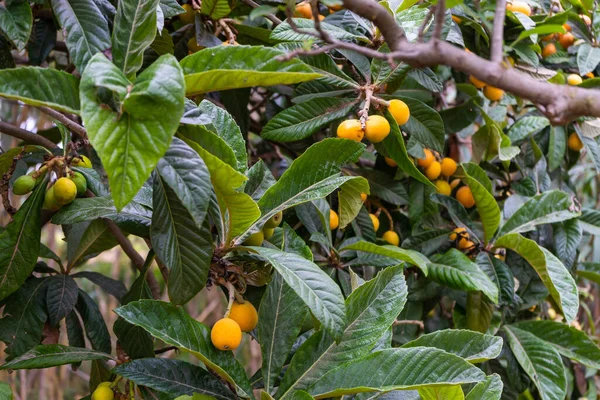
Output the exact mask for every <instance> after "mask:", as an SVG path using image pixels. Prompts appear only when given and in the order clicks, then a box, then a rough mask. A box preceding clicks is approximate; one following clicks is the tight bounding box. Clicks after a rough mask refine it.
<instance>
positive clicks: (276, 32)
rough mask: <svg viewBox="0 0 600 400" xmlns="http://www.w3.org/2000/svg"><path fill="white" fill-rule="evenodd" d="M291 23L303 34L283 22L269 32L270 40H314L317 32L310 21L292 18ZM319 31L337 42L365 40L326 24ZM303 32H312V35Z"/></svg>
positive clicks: (323, 23) (362, 37)
mask: <svg viewBox="0 0 600 400" xmlns="http://www.w3.org/2000/svg"><path fill="white" fill-rule="evenodd" d="M293 22H294V24H295V25H296V27H297V28H300V31H304V32H297V31H296V30H294V29H293V28H292V26H291V25H290V24H289V23H288V22H287V21H285V22H284V23H282V24H279V25H277V27H276V28H275V29H273V32H271V39H274V40H280V41H284V42H304V41H307V40H308V41H311V40H315V36H314V34H317V31H316V29H315V27H314V22H313V20H312V19H307V18H293ZM321 29H323V30H324V31H325V32H327V33H328V34H329V35H331V36H332V37H334V38H336V39H339V40H346V41H351V40H354V39H359V40H364V41H366V40H367V39H366V38H365V37H364V36H358V35H355V34H353V33H351V32H348V31H346V30H344V29H342V28H339V27H337V26H335V25H332V24H329V23H327V22H321ZM305 32H312V34H313V35H311V34H310V33H305Z"/></svg>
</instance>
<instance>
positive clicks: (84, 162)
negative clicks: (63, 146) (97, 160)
mask: <svg viewBox="0 0 600 400" xmlns="http://www.w3.org/2000/svg"><path fill="white" fill-rule="evenodd" d="M71 165H74V166H76V167H81V168H92V161H91V160H90V159H89V158H87V157H86V156H78V157H75V158H73V161H71Z"/></svg>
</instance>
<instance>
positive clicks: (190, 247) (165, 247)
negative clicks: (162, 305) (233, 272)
mask: <svg viewBox="0 0 600 400" xmlns="http://www.w3.org/2000/svg"><path fill="white" fill-rule="evenodd" d="M202 164H203V163H202ZM203 165H204V164H203ZM205 168H206V167H205ZM206 173H208V171H206ZM153 181H154V189H153V191H152V193H153V206H154V207H153V213H152V227H151V229H150V238H151V240H152V247H153V248H154V249H156V255H157V257H158V258H159V259H160V260H161V261H162V262H163V263H164V264H165V265H166V266H167V267H168V268H169V270H170V274H169V281H168V285H167V287H168V292H169V299H170V300H171V302H172V303H173V304H177V305H180V304H185V303H187V302H188V301H190V300H191V299H192V298H193V297H194V296H195V295H196V294H198V292H200V290H202V288H203V287H204V286H205V285H206V281H207V279H208V271H209V269H210V263H211V261H212V253H213V241H212V235H211V233H210V225H209V222H208V219H206V221H205V222H204V221H197V220H196V219H195V216H194V214H193V212H191V211H190V208H188V207H187V205H186V203H185V200H184V199H182V197H183V198H185V194H184V193H182V192H183V190H181V186H180V182H176V184H177V185H176V186H175V187H171V186H170V184H171V183H173V182H169V180H168V178H167V179H165V177H164V176H163V175H162V174H155V175H154V180H153ZM203 199H204V200H206V205H205V206H208V194H207V196H206V197H204V198H203ZM187 200H188V201H189V200H192V201H191V204H190V205H192V206H193V205H195V204H196V203H195V202H193V199H187ZM192 210H193V208H192Z"/></svg>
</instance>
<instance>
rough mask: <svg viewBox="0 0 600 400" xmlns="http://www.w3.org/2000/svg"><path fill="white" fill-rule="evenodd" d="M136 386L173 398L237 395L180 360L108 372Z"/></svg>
mask: <svg viewBox="0 0 600 400" xmlns="http://www.w3.org/2000/svg"><path fill="white" fill-rule="evenodd" d="M112 372H114V373H115V374H117V375H120V376H122V377H124V378H126V379H129V380H130V381H132V382H134V383H136V384H137V385H141V386H147V387H149V388H152V389H155V390H159V391H161V392H164V393H168V394H170V395H173V396H180V395H192V394H194V393H198V394H202V395H206V396H211V397H210V398H211V399H222V400H228V399H236V398H237V396H235V394H234V393H233V392H231V390H229V388H228V387H227V386H225V385H224V384H223V383H222V382H221V381H220V380H219V378H217V377H215V376H214V375H212V374H211V373H210V372H208V371H206V370H204V369H202V368H200V367H198V366H196V365H193V364H190V363H187V362H185V361H181V360H169V359H165V358H142V359H139V360H133V361H131V362H128V363H125V364H122V365H119V366H118V367H116V368H114V369H113V370H112Z"/></svg>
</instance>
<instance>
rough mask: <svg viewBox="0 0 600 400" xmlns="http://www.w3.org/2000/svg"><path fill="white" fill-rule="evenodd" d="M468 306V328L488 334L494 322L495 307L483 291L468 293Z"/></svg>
mask: <svg viewBox="0 0 600 400" xmlns="http://www.w3.org/2000/svg"><path fill="white" fill-rule="evenodd" d="M466 306H467V310H466V318H467V319H466V327H467V328H469V329H470V330H472V331H476V332H482V333H485V332H487V331H488V330H489V328H490V324H491V322H492V317H493V313H494V305H493V304H492V303H491V302H490V301H489V300H487V298H486V297H485V295H484V294H483V293H482V292H481V291H478V290H476V291H472V292H469V293H467V304H466ZM455 315H456V309H455Z"/></svg>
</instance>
